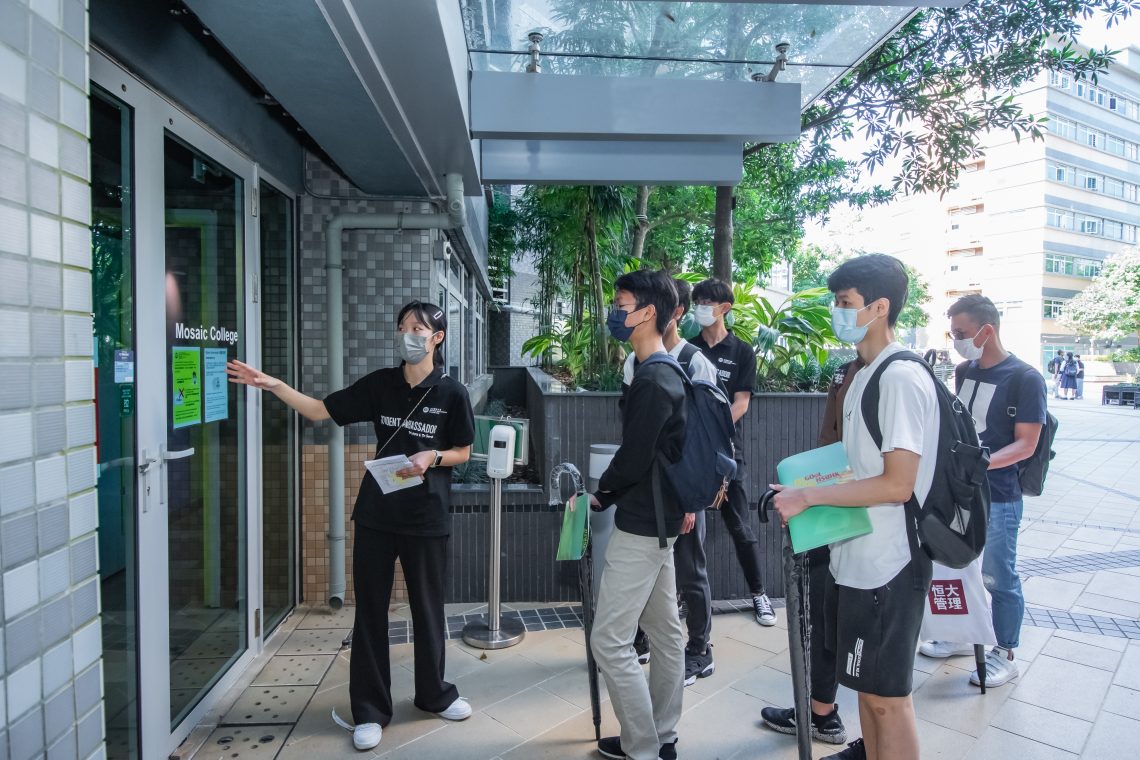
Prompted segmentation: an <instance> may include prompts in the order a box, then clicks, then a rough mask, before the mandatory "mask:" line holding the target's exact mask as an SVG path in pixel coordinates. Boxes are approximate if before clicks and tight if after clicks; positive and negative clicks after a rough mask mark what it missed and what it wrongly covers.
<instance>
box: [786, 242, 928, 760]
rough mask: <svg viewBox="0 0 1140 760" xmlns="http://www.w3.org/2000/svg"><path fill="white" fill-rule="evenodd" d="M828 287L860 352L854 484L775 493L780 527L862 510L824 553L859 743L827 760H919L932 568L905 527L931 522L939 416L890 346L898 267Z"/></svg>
mask: <svg viewBox="0 0 1140 760" xmlns="http://www.w3.org/2000/svg"><path fill="white" fill-rule="evenodd" d="M827 285H828V288H829V289H830V290H831V292H832V293H834V294H835V308H834V309H833V311H832V327H833V329H834V331H835V334H836V336H837V337H838V338H839V339H840V340H841V341H843V342H845V343H853V344H855V348H856V351H857V352H858V354H859V358H860V359H862V360H863V362H864V363H865V364H866V366H865V367H864V368H862V369H860V370H859V372H857V373H856V374H855V377H854V379H853V380H852V382H851V386H850V389H849V390H848V393H847V396H846V398H845V399H844V402H843V419H844V421H843V447H844V449H845V451H846V453H847V459H848V462H849V464H850V466H851V469H852V471H853V472H854V475H855V479H854V480H852V481H849V482H847V483H842V484H839V485H834V486H825V487H815V488H784V487H781V486H777V485H773V486H771V487H772V488H773V489H775V490H777V491H779V493H777V495H776V497H775V499H774V500H773V502H774V505H775V507H776V510H777V511H778V512H779V513H780V517H781V519H782V520H783V521H784V522H785V523H786V522H787V521H788V520H789V519H791V518H792V517H794V516H796V515H798V514H799V513H800V512H803V511H804V510H805V509H807V508H808V507H811V506H815V505H817V504H829V505H834V506H847V507H867V508H868V509H867V512H868V516H869V517H870V520H871V525H872V528H873V530H872V532H871V533H869V534H867V535H864V536H859V537H857V538H853V539H848V540H846V541H841V542H838V543H835V544H832V545H831V567H830V569H831V578H830V580H829V583H828V588H827V594H826V603H827V604H828V605H829V606H830V607H832V608H833V614H831V615H829V616H828V617H829V618H830V619H832V620H834V621H835V625H834V626H833V630H829V631H825V635H826V636H827V638H828V641H829V642H830V649H831V650H832V651H833V652H835V654H836V657H837V663H836V666H837V671H838V678H839V683H841V684H843V685H845V686H847V687H848V688H851V689H853V690H855V691H857V692H858V693H859V717H860V724H861V727H862V731H863V738H862V739H859V740H856V741H855V742H852V743H851V745H849V746H848V748H847V749H846V750H844V751H843V752H840V753H839V754H838V755H834V756H833V757H834V758H840V759H842V760H849V759H850V760H854V759H855V758H862V757H864V756H865V757H868V758H870V759H871V760H918V757H919V748H918V728H917V725H916V723H915V716H914V704H913V702H912V700H911V687H912V677H913V667H914V662H913V652H914V649H915V646H916V645H917V643H918V634H919V629H920V627H921V625H922V616H923V609H924V606H925V602H926V594H927V591H928V590H929V586H930V578H931V569H932V566H931V560H930V558H929V556H927V552H924V551H923V550H922V549H920V548H919V541H920V540H921V539H922V536H914V535H913V530H912V529H911V528H909V527H908V522H915V521H919V520H925V519H929V518H927V517H925V502H926V500H927V496H928V494H930V493H931V487H932V484H933V483H934V481H935V479H936V476H937V474H938V473H937V472H936V465H937V464H938V462H939V458H940V456H941V454H940V444H941V442H942V441H941V433H942V431H941V430H940V425H941V422H942V420H941V416H942V411H943V408H944V407H945V406H946V405H945V404H943V403H942V399H941V398H940V396H939V392H938V390H937V385H938V383H937V381H936V380H935V379H934V375H933V373H932V372H931V370H930V368H929V366H928V365H926V364H925V363H924V362H923V361H922V357H920V356H919V355H918V354H915V353H914V352H912V351H908V350H907V349H905V348H904V347H903V346H901V345H900V344H898V343H897V342H895V336H894V326H895V323H896V322H897V320H898V317H899V313H900V312H901V311H902V308H903V306H904V305H905V303H906V296H907V286H908V277H907V274H906V270H905V268H904V267H903V265H902V263H901V262H899V261H898V260H897V259H894V258H892V257H890V256H885V255H882V254H868V255H864V256H858V257H856V258H853V259H850V260H848V261H846V262H844V263H843V264H842V265H840V267H839V268H838V269H836V270H835V272H833V273H832V274H831V276H830V277H829V278H828V282H827ZM943 390H944V391H945V388H943ZM865 395H866V396H867V398H866V399H865V398H864V396H865ZM947 395H949V394H948V392H947ZM928 551H929V550H928Z"/></svg>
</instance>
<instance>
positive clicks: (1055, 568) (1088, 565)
mask: <svg viewBox="0 0 1140 760" xmlns="http://www.w3.org/2000/svg"><path fill="white" fill-rule="evenodd" d="M1119 567H1140V549H1138V550H1135V551H1123V552H1096V553H1093V554H1069V555H1066V556H1062V557H1041V558H1034V557H1026V558H1022V559H1019V560H1018V561H1017V572H1018V574H1019V575H1020V576H1021V577H1022V578H1031V577H1033V576H1034V575H1062V574H1064V573H1095V572H1096V571H1097V570H1111V569H1113V568H1119Z"/></svg>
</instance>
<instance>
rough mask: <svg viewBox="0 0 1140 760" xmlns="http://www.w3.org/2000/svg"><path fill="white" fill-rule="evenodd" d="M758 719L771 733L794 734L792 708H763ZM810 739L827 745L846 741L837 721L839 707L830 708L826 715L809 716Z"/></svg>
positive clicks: (794, 717) (841, 726) (793, 711)
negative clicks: (761, 720) (760, 719)
mask: <svg viewBox="0 0 1140 760" xmlns="http://www.w3.org/2000/svg"><path fill="white" fill-rule="evenodd" d="M760 717H761V718H763V719H764V722H765V723H766V724H767V725H768V727H769V728H771V729H772V730H773V731H779V732H780V733H781V734H794V733H795V732H796V710H795V708H794V707H783V708H780V707H765V708H764V709H763V710H761V711H760ZM811 738H813V739H815V740H816V741H821V742H826V743H828V744H842V743H843V742H845V741H847V729H846V728H844V727H843V721H842V720H840V719H839V705H836V706H834V707H833V708H831V712H830V713H828V714H827V715H816V714H815V713H812V716H811Z"/></svg>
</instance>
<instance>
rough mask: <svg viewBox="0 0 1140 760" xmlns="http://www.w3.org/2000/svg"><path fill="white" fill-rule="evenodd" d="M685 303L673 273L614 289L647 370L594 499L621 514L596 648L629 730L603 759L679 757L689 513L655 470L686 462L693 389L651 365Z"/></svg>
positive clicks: (614, 329) (616, 325)
mask: <svg viewBox="0 0 1140 760" xmlns="http://www.w3.org/2000/svg"><path fill="white" fill-rule="evenodd" d="M676 303H677V294H676V290H675V289H674V287H673V283H672V280H671V278H670V277H669V276H668V275H667V274H666V273H664V272H648V271H637V272H630V273H628V274H625V275H622V276H621V277H619V278H618V279H617V282H615V283H614V303H613V309H612V310H611V311H610V314H609V318H608V320H607V326H608V328H609V331H610V334H611V335H613V337H614V338H616V339H617V340H620V341H628V342H629V343H631V344H632V346H633V351H634V353H635V354H636V356H637V358H638V360H639V361H640V362H641V366H640V367H639V368H638V370H637V372H636V373H635V375H634V378H633V382H632V383H631V384H630V387H629V392H628V394H627V396H626V399H625V404H624V409H623V414H622V443H621V446H620V447H619V448H618V450H617V452H616V453H615V454H614V457H613V460H612V461H611V462H610V465H609V467H607V468H606V471H605V472H604V473H602V476H601V479H600V480H599V488H598V491H597V492H596V493H594V494H592V495H591V497H590V502H591V507H592V508H594V509H604V508H607V507H609V506H611V505H614V504H616V505H617V511H616V513H615V515H614V532H613V536H612V537H611V538H610V542H609V546H608V547H607V549H606V563H605V569H604V570H603V572H602V578H601V584H600V590H599V592H598V600H597V610H596V612H595V616H594V627H593V633H592V635H591V642H590V643H591V647H592V648H593V651H594V657H595V658H596V659H597V662H598V667H599V668H600V669H601V671H602V675H603V677H604V678H605V680H606V687H607V688H608V689H609V693H610V698H611V703H612V704H613V707H614V712H615V713H616V715H617V719H618V722H619V723H620V724H621V736H620V737H617V736H611V737H606V738H604V739H602V740H601V741H599V742H598V751H599V752H600V753H601V754H602V755H604V756H605V757H609V758H618V759H619V760H620V758H626V757H629V758H634V760H653V758H658V757H661V758H667V759H668V758H676V757H677V750H676V742H677V723H678V721H679V720H680V718H681V702H682V697H683V694H684V688H685V687H684V686H683V685H682V680H683V678H684V672H685V658H684V633H683V631H682V630H681V620H680V618H679V617H678V616H677V585H676V574H675V570H674V566H673V543H674V542H675V541H676V538H677V535H678V533H679V532H680V530H681V523H682V522H683V520H684V509H683V508H682V504H681V502H680V499H679V498H678V497H677V495H676V494H675V493H674V491H673V490H671V489H669V488H661V487H660V483H659V480H658V478H655V474H656V473H655V470H657V469H658V468H660V467H661V464H660V460H661V459H662V458H664V459H666V460H668V461H670V462H676V461H677V460H678V459H679V458H680V455H681V452H682V448H683V446H684V437H685V423H686V388H685V378H683V376H682V373H680V372H679V371H677V369H675V368H674V367H670V366H666V362H661V361H648V360H649V359H650V357H653V356H655V355H658V354H660V355H662V356H663V357H664V356H667V354H666V353H665V346H664V344H663V343H662V340H661V335H662V333H663V332H664V331H665V328H666V326H667V325H668V323H669V321H670V320H671V319H672V316H673V309H674V307H675V306H676ZM658 477H659V476H658ZM639 623H640V625H641V627H642V629H644V631H645V633H646V635H647V636H648V637H649V641H650V644H651V645H652V647H653V661H652V663H651V664H650V666H649V679H648V682H647V681H646V678H645V674H644V672H643V671H642V669H641V666H640V665H638V662H637V655H636V654H635V653H634V651H633V639H634V635H635V633H636V631H637V627H638V624H639Z"/></svg>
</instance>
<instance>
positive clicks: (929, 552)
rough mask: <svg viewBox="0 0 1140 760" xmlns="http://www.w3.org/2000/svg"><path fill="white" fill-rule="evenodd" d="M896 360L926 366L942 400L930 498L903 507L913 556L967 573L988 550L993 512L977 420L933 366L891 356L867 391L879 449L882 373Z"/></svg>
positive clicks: (866, 406) (866, 412) (867, 416)
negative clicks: (987, 528) (990, 513)
mask: <svg viewBox="0 0 1140 760" xmlns="http://www.w3.org/2000/svg"><path fill="white" fill-rule="evenodd" d="M896 361H913V362H915V363H916V364H920V365H922V367H923V369H924V371H925V372H926V374H927V375H929V376H930V381H931V382H932V383H934V388H935V392H936V394H937V397H938V411H939V426H938V453H937V459H936V462H935V465H934V479H933V480H932V481H931V484H930V493H929V494H927V496H926V500H925V501H924V502H923V503H922V504H919V503H918V499H917V498H915V495H914V494H911V495H910V498H909V499H907V501H906V504H905V505H904V508H905V509H906V511H907V521H906V524H907V536H908V538H909V539H910V547H911V553H912V554H917V553H918V551H919V549H921V550H922V551H923V552H924V553H925V554H926V556H927V557H929V558H930V559H932V560H934V561H935V562H938V563H939V564H941V565H946V566H947V567H952V568H963V567H965V566H966V565H968V564H970V563H971V562H973V561H974V560H975V559H977V558H978V555H979V554H981V552H982V549H983V548H985V545H986V523H987V521H988V519H989V512H990V483H989V480H988V479H987V477H986V471H987V470H988V469H989V465H990V455H989V452H988V451H986V450H985V449H984V448H982V446H981V444H980V443H979V441H978V433H977V430H976V428H975V427H974V419H973V417H971V416H970V413H969V411H967V409H966V407H965V406H964V405H963V404H962V402H961V401H959V400H958V398H957V397H956V396H955V395H954V394H952V393H951V392H950V389H949V388H947V387H946V385H945V383H942V382H939V380H938V378H936V377H935V376H934V372H933V370H931V368H930V365H929V364H927V363H926V362H924V361H923V360H922V357H920V356H919V355H918V354H915V353H913V352H911V351H899V352H898V353H895V354H892V355H891V356H888V357H887V358H886V359H885V360H884V361H883V363H882V364H880V365H879V367H878V369H876V370H875V373H874V374H873V375H871V379H870V380H868V381H867V387H866V389H865V390H864V391H863V400H862V410H861V411H862V414H863V421H864V424H866V425H867V430H868V431H869V432H870V434H871V439H872V440H873V441H874V442H875V445H876V446H878V447H879V448H880V449H882V447H883V431H882V429H881V428H880V427H879V380H880V379H881V378H882V375H883V371H884V370H886V368H887V367H889V366H891V364H893V363H894V362H896Z"/></svg>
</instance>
